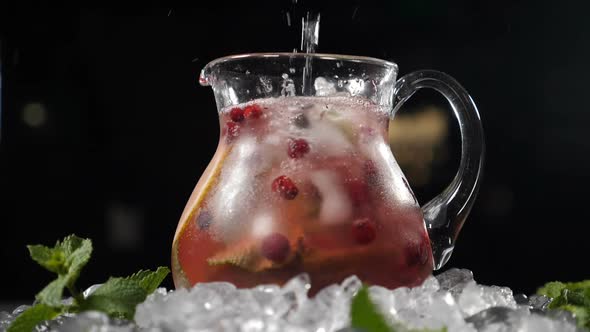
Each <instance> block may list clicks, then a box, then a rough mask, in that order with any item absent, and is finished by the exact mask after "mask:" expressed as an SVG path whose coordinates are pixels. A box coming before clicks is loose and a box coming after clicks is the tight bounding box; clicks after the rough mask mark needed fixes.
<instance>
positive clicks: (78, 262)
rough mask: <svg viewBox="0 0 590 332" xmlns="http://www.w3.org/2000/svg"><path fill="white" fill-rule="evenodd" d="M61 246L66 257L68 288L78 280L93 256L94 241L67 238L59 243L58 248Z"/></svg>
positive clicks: (74, 237)
mask: <svg viewBox="0 0 590 332" xmlns="http://www.w3.org/2000/svg"><path fill="white" fill-rule="evenodd" d="M58 245H59V246H60V248H61V249H62V250H63V253H64V255H65V257H66V262H65V264H66V268H67V273H66V279H67V284H68V286H73V284H74V283H75V282H76V280H78V277H79V276H80V272H81V271H82V268H84V266H85V265H86V263H88V261H89V260H90V255H92V241H91V240H90V239H82V238H79V237H77V236H76V235H70V236H68V237H66V238H65V239H64V240H63V241H62V242H61V243H59V242H58V244H57V245H56V246H58Z"/></svg>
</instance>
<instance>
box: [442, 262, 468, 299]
mask: <svg viewBox="0 0 590 332" xmlns="http://www.w3.org/2000/svg"><path fill="white" fill-rule="evenodd" d="M436 279H437V280H438V283H439V284H440V289H442V290H446V291H448V292H450V293H451V294H453V297H455V299H457V298H458V296H459V294H460V293H461V291H463V288H464V287H465V286H467V284H468V283H469V282H471V281H473V273H472V272H471V271H469V270H467V269H457V268H452V269H449V270H447V271H445V272H443V273H441V274H439V275H437V276H436Z"/></svg>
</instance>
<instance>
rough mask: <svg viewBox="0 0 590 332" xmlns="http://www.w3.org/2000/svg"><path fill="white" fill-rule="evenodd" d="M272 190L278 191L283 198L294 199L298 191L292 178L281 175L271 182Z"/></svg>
mask: <svg viewBox="0 0 590 332" xmlns="http://www.w3.org/2000/svg"><path fill="white" fill-rule="evenodd" d="M272 191H274V192H276V193H279V194H280V195H281V196H282V197H283V198H284V199H288V200H291V199H294V198H295V197H296V196H297V193H299V190H298V189H297V186H295V183H293V180H291V179H289V178H288V177H286V176H284V175H281V176H279V177H278V178H276V179H274V181H273V182H272Z"/></svg>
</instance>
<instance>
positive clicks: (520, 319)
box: [467, 307, 581, 332]
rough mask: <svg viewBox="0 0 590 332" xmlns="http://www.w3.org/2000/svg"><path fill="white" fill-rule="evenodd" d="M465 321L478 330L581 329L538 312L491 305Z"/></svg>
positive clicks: (547, 331) (531, 331)
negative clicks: (491, 306)
mask: <svg viewBox="0 0 590 332" xmlns="http://www.w3.org/2000/svg"><path fill="white" fill-rule="evenodd" d="M467 321H469V322H471V323H473V325H474V326H475V327H476V328H477V330H478V331H480V332H550V331H554V332H555V331H559V332H577V331H581V330H580V329H578V328H577V327H576V325H575V322H574V323H572V322H571V321H570V322H565V321H559V320H554V319H551V318H549V317H544V316H540V315H538V314H529V312H528V310H526V309H523V308H519V309H510V308H506V307H493V308H489V309H486V310H484V311H481V312H479V313H477V314H475V315H473V316H471V317H468V318H467Z"/></svg>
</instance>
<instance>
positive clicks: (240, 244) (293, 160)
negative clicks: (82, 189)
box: [172, 97, 433, 293]
mask: <svg viewBox="0 0 590 332" xmlns="http://www.w3.org/2000/svg"><path fill="white" fill-rule="evenodd" d="M388 123H389V118H388V115H387V113H386V111H385V110H383V109H380V108H379V107H378V106H375V105H373V104H371V103H369V102H367V101H365V100H363V99H355V98H345V97H342V98H340V97H338V98H335V97H330V98H327V97H289V98H275V99H263V100H256V101H254V102H252V103H249V104H246V105H239V106H237V107H232V108H230V109H226V110H223V112H222V113H221V114H220V125H221V128H222V129H221V138H220V144H219V146H218V149H217V152H216V154H215V156H214V157H213V160H212V161H211V163H210V165H209V167H208V168H207V170H206V171H205V173H204V174H203V176H202V177H201V179H200V181H199V183H198V184H197V186H196V188H195V190H194V192H193V194H192V195H191V198H190V199H189V202H188V203H187V206H186V208H185V210H184V212H183V215H182V217H181V220H180V222H179V224H178V228H177V231H176V235H175V238H174V244H173V250H172V266H173V274H174V282H175V285H176V287H188V286H191V285H194V284H195V283H197V282H209V281H229V282H232V283H234V284H236V285H238V286H240V287H252V286H254V285H258V284H267V283H279V284H282V283H284V282H285V281H287V280H288V279H289V278H291V277H293V276H294V275H296V274H298V273H301V272H307V273H309V274H310V276H311V278H312V284H313V287H314V289H312V293H313V292H315V291H317V290H318V289H320V288H321V287H323V286H325V285H328V284H331V283H335V282H340V281H342V279H344V278H346V277H347V276H349V275H352V274H355V275H357V276H358V277H359V278H361V280H363V281H364V282H367V283H369V284H377V285H382V286H386V287H390V288H394V287H399V286H412V285H416V284H419V283H421V282H422V281H423V280H424V279H425V278H426V277H427V276H428V275H429V274H430V273H431V272H432V266H433V263H432V255H431V248H430V241H429V239H428V235H427V233H426V229H425V227H424V222H423V217H422V213H421V211H420V208H419V206H418V205H417V202H416V200H415V198H414V196H413V193H412V192H411V190H410V188H409V186H408V185H407V181H406V180H405V177H404V175H403V174H402V172H401V170H400V169H399V167H398V165H397V163H396V161H395V159H394V158H393V155H392V154H391V150H390V149H389V146H388V144H387V127H388Z"/></svg>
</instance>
